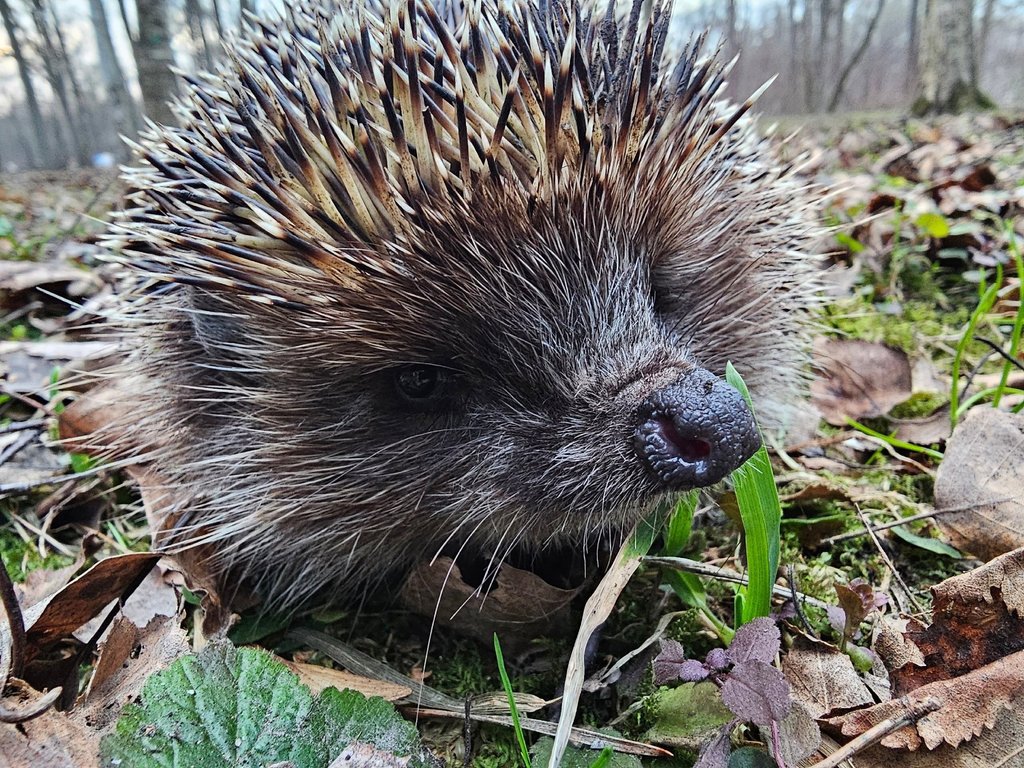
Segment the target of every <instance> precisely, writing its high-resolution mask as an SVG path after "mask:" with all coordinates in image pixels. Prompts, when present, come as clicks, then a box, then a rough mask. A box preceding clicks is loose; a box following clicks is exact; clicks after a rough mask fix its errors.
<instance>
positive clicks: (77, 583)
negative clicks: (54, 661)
mask: <svg viewBox="0 0 1024 768" xmlns="http://www.w3.org/2000/svg"><path fill="white" fill-rule="evenodd" d="M159 558H160V555H158V554H156V553H153V552H134V553H131V554H127V555H116V556H114V557H108V558H105V559H103V560H100V561H99V562H98V563H96V565H94V566H93V567H92V568H90V569H89V570H88V571H86V572H85V573H83V574H82V575H81V576H79V577H78V578H77V579H75V580H74V581H72V582H71V583H70V584H68V585H67V586H66V587H64V588H63V589H61V590H60V591H58V592H56V593H55V594H53V595H51V596H50V597H48V598H46V599H44V600H41V601H40V602H38V603H36V604H35V605H33V606H30V607H29V608H28V609H27V610H26V611H25V628H26V640H27V651H28V654H27V656H28V658H27V659H26V661H29V662H30V661H31V660H32V658H34V657H35V656H36V655H38V654H39V653H41V652H42V651H43V650H45V649H46V648H47V647H49V646H50V645H52V644H53V643H55V642H57V641H58V640H61V639H63V638H66V637H68V636H69V635H70V634H71V633H73V632H74V631H75V630H76V629H78V628H79V627H80V626H82V625H83V624H85V623H86V622H88V621H89V620H90V619H92V618H93V616H95V615H97V614H98V613H99V612H100V610H102V609H103V608H104V607H105V606H107V605H109V604H110V602H111V601H112V600H116V599H118V598H120V597H122V596H123V595H124V593H125V592H126V590H127V589H128V588H129V587H131V585H132V584H134V583H137V582H139V581H140V580H141V579H142V578H143V577H144V576H145V575H146V574H147V573H148V572H149V571H150V570H151V569H152V568H153V564H154V563H156V561H157V560H158V559H159ZM5 640H6V637H5V636H3V635H0V642H2V643H3V645H2V647H7V645H6V642H5Z"/></svg>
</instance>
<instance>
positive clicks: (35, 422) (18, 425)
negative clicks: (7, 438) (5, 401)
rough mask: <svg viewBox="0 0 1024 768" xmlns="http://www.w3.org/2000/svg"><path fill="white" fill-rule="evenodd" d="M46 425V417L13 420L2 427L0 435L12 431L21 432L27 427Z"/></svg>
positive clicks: (35, 427) (34, 427)
mask: <svg viewBox="0 0 1024 768" xmlns="http://www.w3.org/2000/svg"><path fill="white" fill-rule="evenodd" d="M45 426H46V419H26V420H25V421H12V422H11V423H10V424H5V425H4V426H2V427H0V435H9V434H10V433H11V432H21V431H23V430H26V429H37V428H39V427H45Z"/></svg>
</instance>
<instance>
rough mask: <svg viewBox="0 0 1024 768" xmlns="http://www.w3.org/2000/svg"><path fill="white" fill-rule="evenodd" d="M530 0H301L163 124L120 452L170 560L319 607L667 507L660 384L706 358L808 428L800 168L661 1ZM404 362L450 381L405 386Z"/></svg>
mask: <svg viewBox="0 0 1024 768" xmlns="http://www.w3.org/2000/svg"><path fill="white" fill-rule="evenodd" d="M535 1H536V0H513V2H511V3H509V4H508V8H507V9H506V6H505V4H501V6H500V7H501V8H502V10H498V7H497V6H496V5H495V4H492V3H491V2H490V0H483V2H479V1H478V0H477V1H475V2H469V3H467V7H465V8H463V7H461V6H456V7H454V8H448V9H446V10H445V11H444V12H438V11H436V10H435V8H434V6H433V5H432V4H431V2H430V0H407V1H406V0H401V1H396V2H388V3H385V4H384V6H383V8H379V9H378V8H376V7H371V8H366V7H365V6H364V5H363V4H362V3H360V2H356V3H353V4H352V5H351V6H350V5H347V4H346V5H341V4H340V3H339V4H337V5H335V4H333V3H327V2H324V3H321V4H309V5H305V6H303V7H302V8H301V9H300V10H297V11H293V12H292V13H291V16H290V18H289V19H288V21H287V22H286V23H284V24H266V25H263V26H261V27H260V28H258V29H257V30H256V31H255V32H254V33H252V34H251V35H250V36H248V37H247V38H245V39H244V40H242V41H241V42H238V43H237V44H235V45H234V46H232V47H231V48H230V49H229V53H230V63H229V64H228V65H227V66H226V67H225V68H224V69H223V71H221V72H219V73H218V74H217V75H215V76H207V77H202V78H198V79H194V80H191V81H190V86H189V89H188V93H187V96H186V97H185V99H184V101H183V102H182V105H181V113H182V126H181V127H178V128H170V127H155V128H153V129H152V130H151V131H150V132H149V133H148V135H146V136H145V137H144V138H143V139H142V140H141V142H140V144H139V146H138V147H137V155H138V159H139V167H138V168H135V169H133V170H132V171H130V172H129V174H128V179H129V181H130V182H131V184H132V186H133V187H134V190H135V191H134V194H133V197H132V199H133V201H134V203H135V206H136V207H134V208H133V209H131V210H129V211H127V212H126V213H125V215H124V216H123V217H122V218H121V220H120V221H119V222H118V223H117V225H116V226H115V227H114V229H113V234H112V237H111V244H112V245H113V246H114V247H116V249H117V250H118V252H119V253H120V258H121V260H122V261H123V263H124V264H125V265H126V266H127V268H128V270H129V272H130V274H131V275H132V276H133V279H134V280H135V282H136V285H137V287H136V288H135V290H134V292H133V293H132V294H131V295H129V296H127V297H126V298H125V301H124V305H123V306H124V309H123V311H122V313H121V315H122V322H123V323H124V325H125V327H126V331H127V333H126V340H127V341H126V343H127V345H128V347H129V355H128V358H127V361H126V363H125V364H124V366H123V368H122V369H121V372H124V373H127V374H131V375H133V376H136V377H140V378H142V379H144V380H145V381H146V384H145V385H144V386H143V387H141V389H140V391H139V392H138V400H137V403H133V404H132V410H133V413H132V415H131V420H130V423H127V424H122V425H120V427H119V430H118V434H119V437H118V445H117V446H114V448H115V449H116V450H114V451H112V452H114V453H119V454H120V455H124V454H125V448H126V446H130V447H131V452H132V454H133V456H135V457H136V458H144V459H145V460H146V461H148V462H149V463H150V465H151V466H152V467H154V468H155V469H156V471H157V472H158V473H159V475H160V477H161V478H163V481H164V482H165V487H166V489H167V494H166V496H165V497H164V499H165V508H164V509H162V510H160V512H161V513H162V514H163V515H165V516H166V518H167V520H168V521H169V522H168V524H167V526H166V528H165V530H164V531H162V533H161V534H160V536H159V537H158V539H157V543H158V544H159V545H163V546H166V547H169V548H175V547H185V546H193V545H196V544H200V543H204V544H211V545H213V546H214V547H215V548H216V551H217V553H218V554H217V558H218V562H219V564H220V566H221V567H222V568H223V569H224V570H225V572H227V573H230V574H231V575H232V576H233V577H237V578H245V579H247V580H248V581H249V582H250V583H252V584H253V585H255V586H256V587H257V588H258V590H259V591H260V592H261V593H262V594H263V596H264V598H265V599H266V600H268V601H270V602H271V603H274V604H276V605H277V606H279V607H282V606H284V607H295V606H297V605H299V604H301V603H302V602H303V601H305V600H307V599H309V598H310V597H312V596H313V595H314V594H316V593H319V592H321V591H325V590H326V591H328V592H343V591H345V590H347V589H350V588H352V586H353V585H355V584H358V583H362V582H363V581H364V580H365V579H366V578H373V577H375V576H377V575H380V574H381V573H383V572H384V571H386V570H388V569H391V568H395V567H400V566H402V565H404V564H408V563H410V562H414V561H415V560H417V559H423V558H429V557H431V556H432V555H434V554H435V553H436V552H437V551H439V550H440V549H441V548H443V547H448V548H450V549H451V550H453V551H459V550H462V549H463V548H464V547H466V548H470V549H472V550H474V551H477V552H484V553H489V554H490V555H492V556H493V557H494V559H495V562H498V561H500V559H501V558H502V557H503V556H504V555H505V553H507V552H508V551H509V550H510V549H511V548H512V547H513V546H516V545H520V544H523V545H527V546H529V547H533V548H541V547H543V546H545V545H547V544H550V543H552V542H556V541H565V540H574V541H579V542H580V543H581V546H583V544H584V542H586V541H587V540H588V537H590V536H591V535H593V534H596V533H599V532H601V531H606V530H620V529H622V528H623V527H626V526H628V525H630V524H632V522H633V521H635V520H636V519H638V517H639V516H641V515H643V514H645V513H647V512H648V511H650V510H651V509H652V508H653V507H654V505H656V504H657V503H659V502H660V501H661V500H663V499H664V498H665V497H666V489H665V488H664V487H663V484H662V483H660V482H658V480H657V479H656V478H655V477H653V476H652V475H651V473H650V472H648V471H646V470H645V467H644V466H643V465H642V462H641V461H640V459H639V458H638V456H637V454H636V452H635V451H634V449H633V446H632V442H631V440H632V435H633V430H634V428H635V426H636V421H637V407H638V403H639V402H640V401H641V400H642V399H643V398H644V397H646V396H647V395H648V394H649V393H651V392H653V391H654V390H656V389H657V388H659V387H662V386H665V385H667V384H668V383H670V382H672V381H674V380H676V379H677V378H678V377H679V376H680V374H681V373H683V372H685V371H687V370H688V369H690V368H692V367H693V366H694V365H695V364H699V365H702V366H704V367H705V368H707V369H708V370H710V371H712V372H714V373H717V374H719V375H721V373H722V372H723V371H724V367H725V363H726V361H729V360H731V361H732V362H733V363H734V364H735V365H736V367H737V368H738V369H739V370H740V371H741V373H742V374H743V375H744V376H745V378H746V381H747V382H748V384H749V386H750V389H751V391H752V392H753V395H754V397H755V402H756V403H757V405H758V409H759V414H760V415H761V416H762V418H764V419H767V422H768V424H769V425H770V426H777V425H779V424H780V423H782V422H783V421H784V419H785V415H786V410H787V403H789V402H791V399H792V397H793V396H794V394H795V392H796V391H797V390H798V387H799V378H800V369H801V366H802V363H803V359H804V338H803V332H802V328H803V324H804V319H805V318H804V316H805V314H806V309H807V308H808V307H809V306H810V304H811V302H812V301H813V298H812V297H813V290H814V287H813V282H814V281H813V279H812V268H811V266H810V263H809V261H808V258H807V256H806V255H805V249H806V246H807V242H808V237H809V229H810V228H809V226H808V224H807V215H806V202H805V194H804V192H803V190H802V188H801V184H800V183H799V182H798V181H797V180H795V179H794V177H793V176H792V174H791V172H790V170H789V169H787V168H780V167H778V166H777V165H776V164H774V162H773V161H772V160H771V159H770V156H769V153H768V152H767V150H766V147H765V146H764V145H763V144H762V142H760V140H758V139H757V138H756V137H755V136H754V134H753V133H752V129H751V127H750V125H749V124H748V122H747V121H746V119H745V118H743V117H742V114H743V112H744V111H746V109H747V107H749V104H745V105H741V106H739V107H733V106H727V105H726V104H724V103H723V102H722V101H721V100H720V97H719V93H720V91H721V88H722V85H723V77H724V75H723V71H722V67H721V66H720V65H719V64H717V63H716V62H715V61H714V59H713V58H703V54H702V51H701V45H700V41H697V42H695V43H694V44H692V45H689V46H687V47H685V48H683V47H681V46H674V45H673V44H672V41H671V40H669V13H670V8H669V7H668V6H667V5H665V4H663V3H661V2H654V3H650V2H642V1H639V0H638V2H636V3H635V4H634V5H633V7H632V9H631V12H630V13H629V15H628V17H627V18H624V19H617V18H616V17H615V15H614V14H613V13H611V12H609V13H608V14H603V13H602V14H594V15H591V13H589V11H587V6H585V5H580V4H577V3H576V2H575V1H572V2H543V3H541V4H540V5H539V6H535V5H534V2H535ZM372 5H373V4H371V6H372ZM667 41H668V42H667ZM410 73H415V76H411V75H410ZM410 366H412V367H415V366H433V368H431V369H430V370H432V371H435V372H436V371H440V372H441V373H440V374H437V375H439V376H441V378H442V379H443V381H444V392H443V394H444V397H443V398H435V399H434V400H431V401H430V402H429V407H427V408H420V407H418V406H417V404H416V403H415V402H410V401H409V400H408V399H407V398H403V397H402V396H400V393H399V392H398V391H396V384H395V381H396V372H400V371H402V370H409V369H410Z"/></svg>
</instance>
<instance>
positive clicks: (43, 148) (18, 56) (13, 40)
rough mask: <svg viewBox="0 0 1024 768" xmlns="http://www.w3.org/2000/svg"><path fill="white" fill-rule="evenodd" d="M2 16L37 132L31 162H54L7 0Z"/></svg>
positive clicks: (3, 0) (0, 0) (2, 2)
mask: <svg viewBox="0 0 1024 768" xmlns="http://www.w3.org/2000/svg"><path fill="white" fill-rule="evenodd" d="M0 17H2V18H3V22H4V29H6V30H7V40H8V44H9V45H10V46H11V54H12V55H13V56H14V63H15V64H16V65H17V67H18V77H19V78H20V79H21V87H22V90H24V91H25V105H26V106H27V107H28V114H29V119H30V120H31V121H32V132H33V133H34V134H35V142H33V143H32V144H31V145H30V146H31V152H30V157H29V162H30V164H31V165H33V166H40V165H45V164H48V163H51V162H53V161H54V160H56V158H54V157H52V156H51V154H50V142H49V140H48V138H47V135H46V123H45V122H44V121H43V113H42V110H40V109H39V100H38V99H37V98H36V89H35V86H34V85H33V84H32V71H31V70H30V69H29V65H28V61H26V59H25V54H24V52H23V51H22V48H21V30H19V29H18V24H17V22H16V21H15V19H14V16H13V15H12V14H11V8H10V6H9V5H8V3H7V0H0Z"/></svg>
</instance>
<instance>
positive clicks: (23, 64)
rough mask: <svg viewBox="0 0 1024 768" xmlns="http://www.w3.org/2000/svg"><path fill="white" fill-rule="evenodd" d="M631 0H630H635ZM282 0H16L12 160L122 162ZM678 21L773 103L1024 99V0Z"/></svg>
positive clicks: (1, 8) (868, 3)
mask: <svg viewBox="0 0 1024 768" xmlns="http://www.w3.org/2000/svg"><path fill="white" fill-rule="evenodd" d="M620 1H621V0H620ZM281 12H282V0H0V16H2V17H3V18H2V21H3V29H2V30H0V170H6V171H14V170H26V169H32V168H66V167H76V166H77V167H88V166H93V165H95V166H101V167H102V166H110V165H113V164H116V163H118V162H120V161H122V160H124V159H125V157H126V155H127V150H126V147H125V145H124V143H123V142H122V141H121V139H120V138H119V137H120V136H121V135H124V136H129V137H131V136H133V135H135V134H136V133H137V132H138V131H139V130H140V128H141V127H142V126H143V124H144V123H143V115H146V116H148V117H149V118H152V119H153V120H156V121H158V122H171V121H173V120H174V116H173V113H172V112H171V111H170V110H169V108H168V107H167V102H168V100H169V99H171V98H173V96H174V94H175V90H176V88H177V82H176V78H175V76H174V75H173V74H172V73H171V69H170V68H171V67H172V66H174V67H176V68H178V69H180V70H183V71H185V72H194V71H197V70H203V69H210V68H212V67H214V66H215V64H216V62H217V61H218V59H219V58H220V57H221V56H222V52H223V43H224V41H225V40H226V39H228V38H229V37H230V36H231V35H233V34H237V32H238V31H239V30H240V29H241V28H242V26H243V25H244V24H245V23H247V22H246V21H245V19H246V18H247V16H246V14H247V13H254V14H257V15H260V16H264V15H275V14H280V13H281ZM676 13H677V25H676V29H675V30H674V34H677V35H679V36H680V38H681V39H685V38H687V37H689V36H690V35H691V34H693V32H694V31H697V30H701V29H708V30H710V32H711V35H712V37H713V39H714V41H715V42H716V43H718V42H720V43H721V44H722V46H723V48H724V50H725V52H726V54H727V55H730V56H731V55H732V54H734V53H741V54H742V55H741V57H740V59H739V62H738V63H737V65H736V68H735V69H734V70H733V72H732V74H731V75H730V84H729V93H730V95H731V96H733V97H734V98H738V99H742V98H745V97H746V96H747V95H749V94H750V93H751V92H753V91H754V90H755V89H756V88H757V87H758V86H760V85H761V84H762V83H763V82H764V81H765V80H766V79H767V78H768V77H770V76H771V75H772V74H775V73H778V74H779V75H780V78H779V80H778V82H776V83H775V85H773V86H772V88H770V89H769V91H768V92H767V93H766V94H765V95H764V96H763V97H762V99H761V101H760V102H759V109H760V111H762V112H764V113H767V114H785V115H794V114H822V113H836V112H840V113H848V112H866V111H867V112H872V111H879V110H884V111H886V112H889V113H893V112H895V113H902V114H909V113H914V114H919V115H923V114H928V113H941V112H958V111H963V110H965V109H975V108H988V107H998V108H1002V109H1014V108H1018V107H1021V106H1022V105H1024V46H1021V44H1020V41H1021V40H1022V39H1024V0H701V1H700V2H697V1H696V0H677V2H676Z"/></svg>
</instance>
